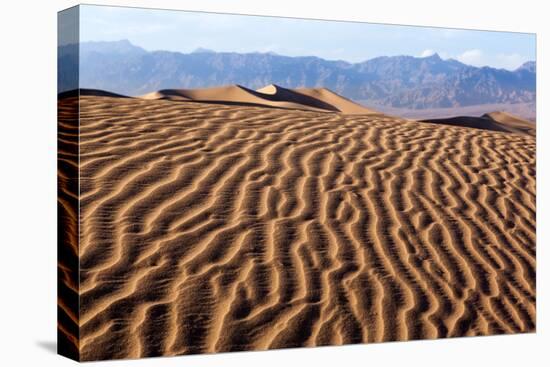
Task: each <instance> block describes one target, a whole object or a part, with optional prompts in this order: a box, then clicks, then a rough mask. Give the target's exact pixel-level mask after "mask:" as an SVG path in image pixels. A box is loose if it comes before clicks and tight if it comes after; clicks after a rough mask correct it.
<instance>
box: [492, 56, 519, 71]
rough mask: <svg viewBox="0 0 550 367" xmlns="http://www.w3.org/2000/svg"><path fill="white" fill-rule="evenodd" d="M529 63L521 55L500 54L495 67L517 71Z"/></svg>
mask: <svg viewBox="0 0 550 367" xmlns="http://www.w3.org/2000/svg"><path fill="white" fill-rule="evenodd" d="M525 61H527V60H526V59H525V58H524V57H522V56H521V55H519V54H509V55H506V54H498V55H497V56H496V58H495V62H494V64H495V66H496V67H499V68H504V69H508V70H513V69H517V68H518V67H519V66H520V65H521V64H523V63H524V62H525Z"/></svg>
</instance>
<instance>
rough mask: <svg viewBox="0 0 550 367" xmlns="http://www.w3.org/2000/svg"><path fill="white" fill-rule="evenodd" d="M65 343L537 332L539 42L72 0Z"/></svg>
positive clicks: (66, 85)
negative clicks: (537, 87) (537, 56)
mask: <svg viewBox="0 0 550 367" xmlns="http://www.w3.org/2000/svg"><path fill="white" fill-rule="evenodd" d="M58 17H59V19H58V24H59V45H58V188H59V191H58V207H59V210H58V223H59V226H58V232H59V241H58V274H59V282H58V313H59V315H58V349H59V353H60V354H62V355H65V356H67V357H70V358H73V359H76V360H80V361H92V360H106V359H126V358H144V357H157V356H176V355H188V354H202V353H219V352H233V351H258V350H268V349H278V348H298V347H317V346H334V345H344V344H354V343H355V344H356V343H378V342H390V341H409V340H418V339H437V338H453V337H466V336H485V335H497V334H515V333H530V332H535V329H536V306H535V305H536V271H535V270H536V262H535V260H536V205H535V204H536V185H535V182H536V160H535V153H536V142H535V140H536V139H535V138H536V109H535V102H536V36H535V35H534V34H525V33H513V32H490V31H481V30H463V29H445V28H432V27H412V26H406V25H390V24H369V23H358V22H344V21H328V20H311V19H293V18H280V17H264V16H251V15H232V14H216V13H203V12H187V11H175V10H160V9H142V8H124V7H107V6H93V5H81V6H76V7H73V8H70V9H67V10H64V11H61V12H60V13H59V15H58Z"/></svg>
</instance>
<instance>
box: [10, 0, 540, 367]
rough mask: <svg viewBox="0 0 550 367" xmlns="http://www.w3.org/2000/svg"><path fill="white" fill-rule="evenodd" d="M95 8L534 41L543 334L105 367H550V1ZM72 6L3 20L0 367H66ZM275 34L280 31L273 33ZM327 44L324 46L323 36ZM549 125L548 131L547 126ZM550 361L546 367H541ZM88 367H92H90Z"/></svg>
mask: <svg viewBox="0 0 550 367" xmlns="http://www.w3.org/2000/svg"><path fill="white" fill-rule="evenodd" d="M95 3H97V4H111V5H133V6H144V7H159V8H167V9H189V10H206V11H219V12H230V13H244V14H258V15H264V14H265V15H283V16H291V17H305V18H320V19H339V20H357V21H370V22H382V23H400V24H410V25H432V26H446V27H460V28H477V29H491V30H508V31H523V32H536V33H537V34H538V37H537V47H538V55H537V64H538V70H537V72H538V85H537V87H538V92H537V97H538V98H537V100H538V105H537V113H538V116H537V125H538V126H537V129H538V131H537V141H538V144H537V165H538V169H537V171H538V172H537V173H538V182H537V187H538V190H537V195H538V196H537V208H538V209H539V210H538V228H537V276H538V281H537V286H538V289H537V301H538V302H537V303H538V307H537V310H538V312H537V333H536V334H529V335H516V336H498V337H480V338H462V339H452V340H438V341H420V342H404V343H386V344H371V345H355V346H346V347H324V348H313V349H293V350H282V351H270V352H251V353H233V354H218V355H207V356H187V357H177V358H155V359H148V360H139V361H123V362H120V361H119V362H102V365H104V366H109V365H113V366H126V365H128V366H175V365H179V366H181V365H193V366H219V365H220V364H223V365H225V366H239V367H244V366H258V365H261V366H279V365H283V366H291V365H300V364H310V365H315V366H333V365H341V364H346V365H349V364H361V365H384V366H396V365H398V364H405V365H412V366H415V365H422V366H423V367H425V366H426V367H427V366H461V367H464V366H468V365H479V366H484V365H496V366H499V367H501V366H518V365H519V366H521V365H529V366H530V367H531V366H542V365H546V366H548V365H549V364H548V363H549V362H548V359H550V352H549V350H550V331H549V327H550V325H549V322H550V321H549V320H550V318H549V317H548V310H549V307H550V303H549V300H548V292H549V286H550V279H549V271H548V266H549V261H550V260H549V257H548V252H547V250H546V248H545V243H547V242H548V240H549V239H550V237H549V223H548V218H549V214H548V211H550V206H549V205H548V201H549V191H550V188H549V185H548V184H549V182H550V181H549V175H550V170H549V164H550V161H549V160H548V159H544V158H542V157H545V156H549V154H550V149H549V145H548V143H546V144H545V142H547V141H548V138H549V137H550V135H549V134H550V125H549V124H550V121H549V117H550V116H549V110H548V103H549V98H548V97H549V93H550V92H549V85H550V81H549V80H548V75H549V72H548V69H545V67H548V61H549V60H550V56H549V55H548V54H549V50H550V47H549V46H548V42H549V41H548V40H549V39H550V34H549V31H550V26H549V25H548V22H549V20H548V10H546V11H545V9H544V5H545V1H541V0H538V1H531V0H522V1H518V0H515V1H509V2H505V1H503V0H500V1H498V0H497V1H488V0H484V1H482V0H473V1H472V0H454V1H443V0H439V1H438V0H434V1H424V0H412V1H410V0H409V1H407V0H400V1H397V0H375V1H364V0H363V1H360V0H356V1H351V0H332V1H327V2H322V1H320V0H317V1H311V0H307V1H305V0H301V1H299V0H271V1H260V0H255V1H254V0H232V1H227V0H226V1H214V0H212V1H210V0H195V1H185V0H180V1H174V0H172V1H168V0H155V1H152V0H150V1H145V0H141V1H138V0H126V1H124V0H114V1H101V0H98V1H95ZM75 4H76V2H75V1H68V0H45V1H34V2H31V1H28V0H27V1H25V0H11V1H10V0H8V1H3V2H2V9H1V12H0V14H1V21H0V28H1V29H0V37H1V38H0V39H1V42H0V139H1V143H0V198H1V201H0V236H1V237H0V246H1V250H0V251H1V252H0V272H1V274H0V286H1V289H0V338H1V339H0V365H3V366H19V365H21V366H24V365H28V366H34V365H37V366H50V365H52V366H58V365H59V366H65V365H70V364H74V362H72V361H69V360H67V359H65V358H63V357H60V356H57V355H56V354H55V352H54V351H55V337H56V42H57V36H56V32H57V25H56V22H57V15H56V12H57V11H58V10H61V9H64V8H67V7H69V6H72V5H75ZM273 31H274V32H276V29H274V30H273ZM321 36H322V35H321ZM547 125H548V126H547ZM545 357H546V358H547V360H546V361H545V360H544V359H545ZM92 365H95V364H94V363H92Z"/></svg>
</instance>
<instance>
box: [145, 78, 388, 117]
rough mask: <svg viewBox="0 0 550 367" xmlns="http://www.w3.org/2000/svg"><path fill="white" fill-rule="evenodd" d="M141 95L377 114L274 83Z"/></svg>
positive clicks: (323, 93)
mask: <svg viewBox="0 0 550 367" xmlns="http://www.w3.org/2000/svg"><path fill="white" fill-rule="evenodd" d="M141 98H143V99H168V100H179V101H194V102H210V103H223V104H240V105H256V106H266V107H278V108H286V109H298V110H309V111H317V112H341V113H344V114H373V113H377V112H376V111H373V110H369V109H368V108H366V107H363V106H361V105H359V104H357V103H355V102H352V101H350V100H348V99H346V98H344V97H341V96H339V95H337V94H335V93H333V92H331V91H329V90H328V89H325V88H319V89H311V88H310V89H308V88H302V89H296V90H293V89H287V88H283V87H280V86H278V85H274V84H271V85H268V86H265V87H264V88H260V89H258V90H256V91H255V90H252V89H248V88H246V87H243V86H240V85H231V86H224V87H215V88H202V89H165V90H161V91H158V92H154V93H149V94H146V95H144V96H141Z"/></svg>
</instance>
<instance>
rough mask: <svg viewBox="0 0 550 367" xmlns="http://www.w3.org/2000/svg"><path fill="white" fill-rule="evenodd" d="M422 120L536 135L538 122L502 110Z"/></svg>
mask: <svg viewBox="0 0 550 367" xmlns="http://www.w3.org/2000/svg"><path fill="white" fill-rule="evenodd" d="M422 121H423V122H430V123H434V124H444V125H454V126H463V127H469V128H476V129H483V130H492V131H503V132H512V133H517V134H525V135H530V136H536V124H535V123H534V122H532V121H528V120H525V119H522V118H520V117H517V116H514V115H512V114H510V113H507V112H502V111H497V112H491V113H486V114H484V115H483V116H481V117H473V116H458V117H449V118H442V119H430V120H422Z"/></svg>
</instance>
